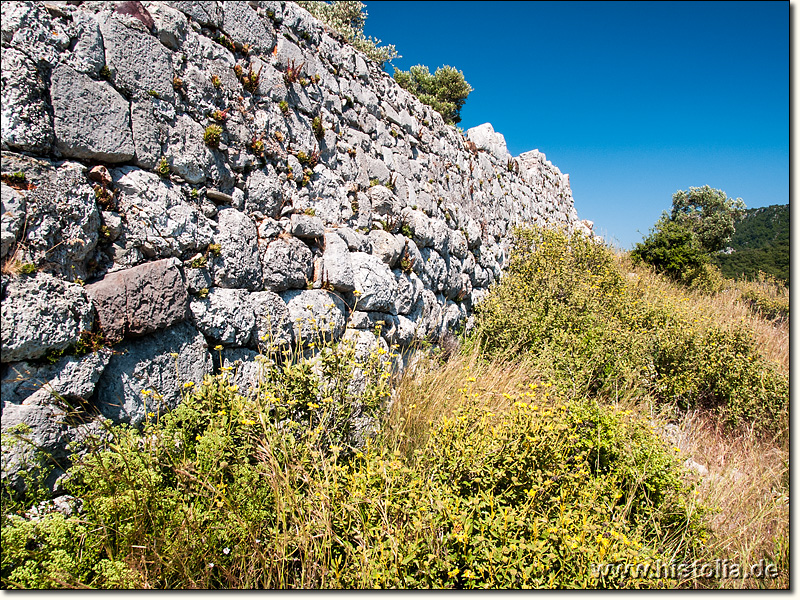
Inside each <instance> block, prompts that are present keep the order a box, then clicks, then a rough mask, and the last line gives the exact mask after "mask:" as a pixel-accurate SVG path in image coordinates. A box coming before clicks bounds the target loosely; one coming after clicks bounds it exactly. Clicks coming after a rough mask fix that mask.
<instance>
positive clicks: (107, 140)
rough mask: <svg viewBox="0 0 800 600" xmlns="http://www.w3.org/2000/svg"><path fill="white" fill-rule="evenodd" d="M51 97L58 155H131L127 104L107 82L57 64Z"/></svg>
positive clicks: (121, 158) (111, 158)
mask: <svg viewBox="0 0 800 600" xmlns="http://www.w3.org/2000/svg"><path fill="white" fill-rule="evenodd" d="M50 97H51V99H52V102H53V117H54V129H55V136H56V147H57V148H58V150H59V152H61V154H63V155H64V156H72V157H75V158H84V159H90V160H99V161H103V162H125V161H127V160H130V159H132V158H133V154H134V146H133V134H132V133H131V119H130V106H129V104H128V102H127V100H125V98H123V97H122V96H121V95H120V94H119V93H118V92H117V91H116V90H115V89H114V88H112V87H111V86H110V85H109V84H107V83H101V82H97V81H94V80H93V79H91V78H90V77H89V76H88V75H84V74H83V73H78V72H77V71H76V70H75V69H73V68H72V67H69V66H67V65H58V66H57V67H56V68H55V69H53V74H52V76H51V83H50Z"/></svg>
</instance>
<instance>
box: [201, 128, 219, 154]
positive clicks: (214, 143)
mask: <svg viewBox="0 0 800 600" xmlns="http://www.w3.org/2000/svg"><path fill="white" fill-rule="evenodd" d="M220 136H222V127H220V126H219V125H209V126H208V127H206V130H205V132H204V133H203V142H205V144H206V146H208V147H209V148H219V142H220Z"/></svg>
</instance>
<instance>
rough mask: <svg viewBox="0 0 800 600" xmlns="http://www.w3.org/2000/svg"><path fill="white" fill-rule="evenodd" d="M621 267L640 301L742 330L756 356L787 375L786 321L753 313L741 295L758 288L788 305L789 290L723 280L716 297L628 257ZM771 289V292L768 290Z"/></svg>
mask: <svg viewBox="0 0 800 600" xmlns="http://www.w3.org/2000/svg"><path fill="white" fill-rule="evenodd" d="M619 260H620V264H621V266H622V268H624V269H625V270H627V271H628V272H629V273H632V274H633V276H631V283H634V284H635V286H636V290H637V291H638V292H639V293H640V294H641V296H642V298H643V299H644V300H646V301H647V302H651V303H653V304H656V305H658V304H663V303H664V302H665V301H667V302H668V301H670V300H672V302H669V303H670V305H672V307H673V308H674V307H675V306H682V307H683V310H684V311H685V313H686V315H687V316H688V315H691V318H698V319H702V320H705V321H707V322H709V323H714V324H716V325H719V326H723V327H727V328H730V329H734V328H738V327H744V328H746V329H749V330H750V331H751V332H752V333H753V337H754V340H755V347H756V349H757V350H758V352H759V354H761V356H763V357H764V358H766V359H767V360H770V361H772V362H775V363H777V364H778V365H780V367H781V368H782V369H783V370H784V371H785V372H786V373H788V372H789V322H788V320H782V319H778V320H776V319H766V318H764V317H763V316H761V315H760V314H758V313H756V312H754V311H753V310H752V308H751V307H750V305H749V304H748V303H747V302H746V301H745V300H743V298H742V294H743V292H745V291H747V290H749V289H751V288H753V287H757V288H759V290H761V291H762V292H763V293H764V294H765V295H770V296H777V295H778V294H780V295H785V299H786V302H787V304H788V299H789V290H788V288H786V289H785V290H781V291H777V290H775V289H774V286H770V285H769V284H765V283H763V282H762V283H761V284H759V283H758V282H733V281H731V280H726V284H725V287H724V289H722V290H721V291H719V292H717V293H716V294H707V293H704V292H701V291H698V290H689V289H687V288H686V287H685V286H683V285H680V284H678V283H674V282H672V281H670V280H669V279H668V278H667V277H664V276H662V275H658V274H656V273H654V272H653V270H652V269H650V268H648V267H645V266H634V265H633V264H632V263H631V261H630V259H629V258H628V256H627V255H623V256H620V257H619ZM768 288H771V289H768Z"/></svg>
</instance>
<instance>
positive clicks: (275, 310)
mask: <svg viewBox="0 0 800 600" xmlns="http://www.w3.org/2000/svg"><path fill="white" fill-rule="evenodd" d="M249 300H250V304H251V305H252V307H253V313H254V315H255V319H256V325H255V329H254V330H253V340H252V342H253V344H254V345H255V346H256V347H257V348H258V349H259V350H261V351H262V352H264V353H268V352H269V351H270V349H271V347H273V346H283V345H290V346H291V345H292V343H293V335H294V331H293V330H294V327H293V323H292V321H291V318H290V316H289V309H288V308H287V307H286V302H284V300H283V298H281V297H280V296H279V295H278V294H276V293H274V292H269V291H264V292H255V293H253V294H250V296H249Z"/></svg>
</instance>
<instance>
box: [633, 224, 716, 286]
mask: <svg viewBox="0 0 800 600" xmlns="http://www.w3.org/2000/svg"><path fill="white" fill-rule="evenodd" d="M631 257H632V258H633V259H634V261H641V262H645V263H647V264H648V265H651V266H653V267H654V268H655V270H656V272H658V273H665V274H667V275H669V276H670V277H672V278H673V279H675V280H676V281H683V282H684V283H687V284H690V283H691V281H692V279H693V278H694V276H695V275H696V274H697V273H698V271H700V270H701V269H702V268H703V265H705V264H706V263H707V262H708V261H709V257H708V254H707V253H706V252H705V250H703V248H702V246H701V245H700V241H699V239H698V238H697V236H696V235H695V234H694V233H693V232H692V231H691V230H689V229H687V228H686V227H684V226H683V225H680V224H678V223H675V222H673V221H669V220H665V219H662V220H661V221H659V223H657V224H656V227H655V229H654V230H653V231H651V232H650V235H649V236H648V237H647V238H646V239H644V240H643V241H642V242H640V243H638V244H636V246H635V247H634V249H633V251H632V252H631Z"/></svg>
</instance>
